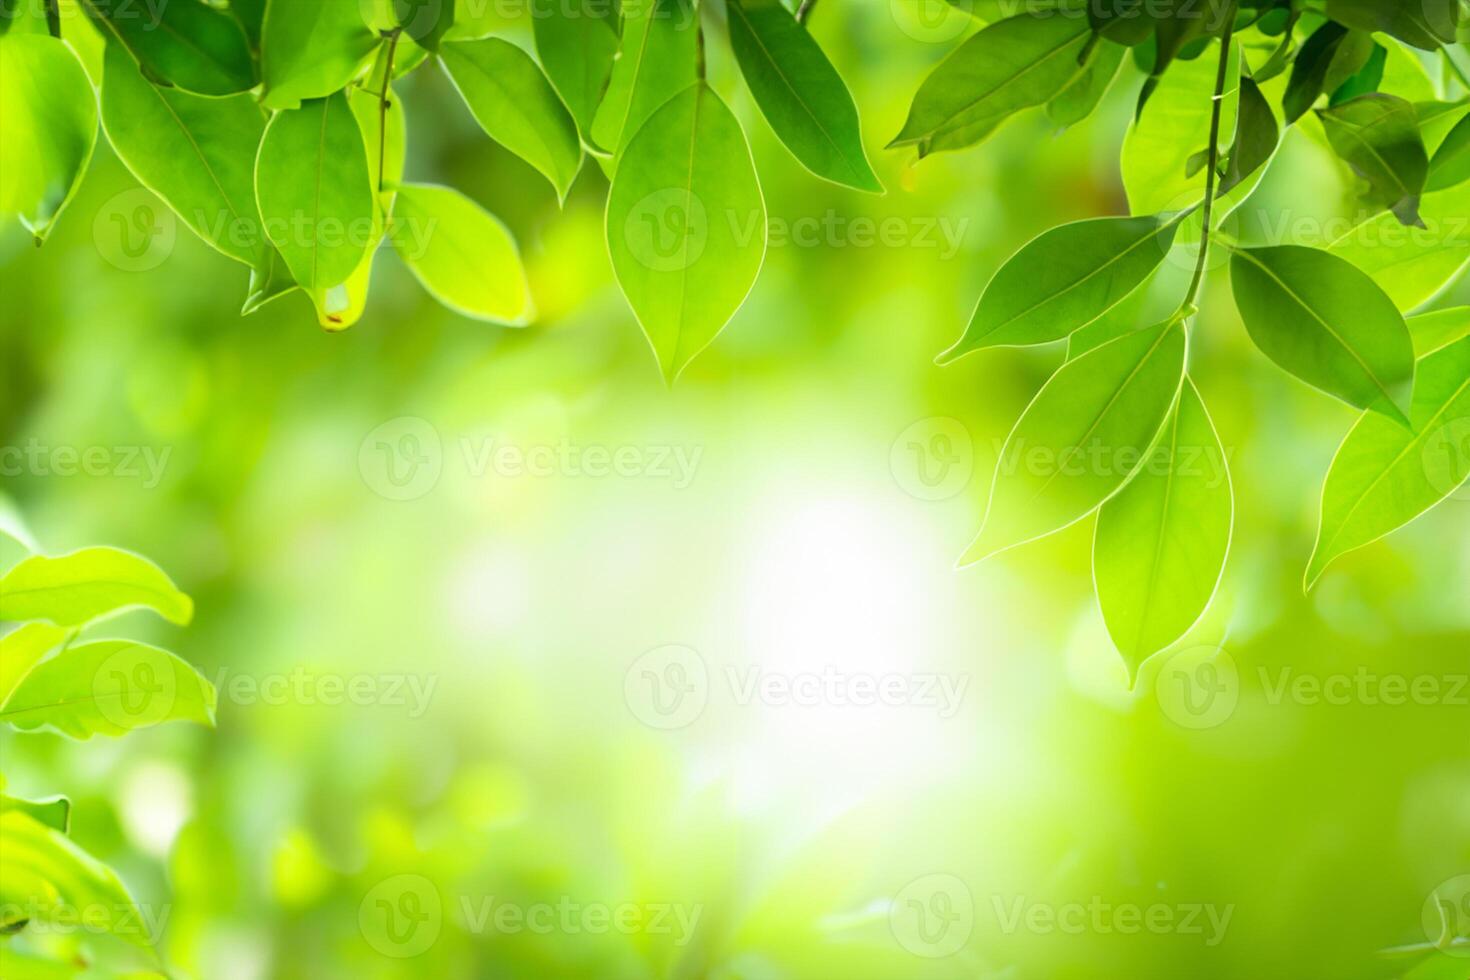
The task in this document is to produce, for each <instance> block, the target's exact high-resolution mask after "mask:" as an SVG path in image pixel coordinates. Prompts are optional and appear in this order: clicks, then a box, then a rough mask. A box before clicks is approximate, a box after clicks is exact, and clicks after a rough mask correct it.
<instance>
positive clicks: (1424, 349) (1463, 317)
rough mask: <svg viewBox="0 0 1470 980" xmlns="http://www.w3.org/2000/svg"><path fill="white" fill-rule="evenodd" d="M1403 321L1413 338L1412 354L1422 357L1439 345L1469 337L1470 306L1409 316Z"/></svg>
mask: <svg viewBox="0 0 1470 980" xmlns="http://www.w3.org/2000/svg"><path fill="white" fill-rule="evenodd" d="M1404 323H1405V324H1407V325H1408V327H1409V335H1410V336H1411V337H1413V338H1414V355H1415V356H1416V357H1419V358H1421V359H1422V358H1424V357H1425V356H1426V355H1429V354H1432V353H1434V352H1435V351H1437V350H1439V349H1440V348H1441V347H1448V346H1449V345H1450V344H1453V343H1454V342H1455V341H1457V340H1461V339H1463V338H1465V337H1470V306H1456V307H1453V308H1452V309H1448V310H1437V311H1435V312H1434V313H1423V314H1421V315H1419V316H1411V317H1409V318H1408V319H1407V320H1405V321H1404Z"/></svg>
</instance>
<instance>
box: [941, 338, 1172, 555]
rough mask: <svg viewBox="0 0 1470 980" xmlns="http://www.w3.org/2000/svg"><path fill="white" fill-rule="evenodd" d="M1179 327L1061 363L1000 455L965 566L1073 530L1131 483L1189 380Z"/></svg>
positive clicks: (1106, 346)
mask: <svg viewBox="0 0 1470 980" xmlns="http://www.w3.org/2000/svg"><path fill="white" fill-rule="evenodd" d="M1184 350H1185V340H1184V326H1183V324H1182V323H1180V322H1178V321H1177V320H1172V321H1170V322H1167V323H1161V324H1159V325H1158V326H1156V327H1150V328H1148V329H1146V330H1139V331H1136V332H1135V333H1131V334H1128V335H1127V336H1124V337H1120V338H1118V339H1117V340H1114V341H1110V342H1109V343H1106V344H1103V345H1102V346H1101V347H1098V348H1096V349H1094V350H1091V351H1088V352H1087V353H1086V354H1083V355H1082V356H1081V357H1078V358H1075V359H1073V360H1071V361H1068V362H1067V363H1066V364H1064V365H1062V367H1061V369H1060V370H1059V371H1057V373H1056V374H1054V375H1052V377H1051V380H1050V381H1048V382H1047V383H1046V384H1045V385H1044V386H1043V387H1042V389H1041V391H1040V392H1039V393H1037V395H1036V398H1035V399H1034V400H1033V401H1032V402H1031V404H1030V405H1029V406H1027V408H1026V411H1025V412H1024V413H1023V414H1022V415H1021V418H1020V420H1019V421H1018V422H1017V423H1016V426H1015V428H1014V429H1012V430H1011V434H1010V436H1009V437H1008V438H1007V439H1006V444H1005V447H1004V448H1003V449H1002V450H1001V454H1000V461H999V462H998V464H997V466H996V473H995V479H994V482H993V485H992V488H991V492H990V504H989V507H988V508H987V510H986V514H985V523H984V526H983V527H982V528H981V531H980V534H979V536H978V537H977V538H976V539H975V541H974V543H973V544H971V545H970V548H969V550H968V551H967V552H966V553H965V555H964V557H963V558H961V559H960V562H961V564H970V563H972V562H977V561H980V560H982V559H984V558H987V557H989V556H991V555H994V554H996V553H998V552H1001V551H1005V550H1007V549H1009V548H1013V547H1015V546H1016V545H1019V544H1024V543H1026V542H1028V541H1033V540H1035V539H1037V538H1040V537H1043V536H1045V535H1047V534H1051V533H1052V532H1053V531H1059V530H1061V529H1062V528H1064V527H1068V526H1070V525H1072V524H1074V523H1076V522H1077V521H1079V520H1081V519H1082V518H1084V517H1086V516H1087V515H1088V514H1090V513H1092V512H1093V511H1094V510H1096V509H1097V508H1098V507H1099V506H1100V505H1101V504H1102V503H1103V501H1105V500H1107V499H1108V498H1109V497H1111V496H1112V495H1113V494H1115V493H1117V492H1118V490H1119V489H1120V488H1121V487H1122V486H1123V485H1124V484H1125V483H1126V482H1127V481H1128V478H1129V477H1130V476H1132V475H1133V473H1134V471H1135V470H1136V469H1137V467H1138V465H1139V463H1140V462H1142V461H1143V458H1144V452H1145V450H1147V449H1148V447H1149V446H1150V445H1152V444H1153V441H1154V438H1155V436H1157V435H1158V433H1159V430H1160V428H1161V427H1162V426H1163V424H1164V419H1165V418H1166V417H1167V416H1168V414H1169V409H1170V408H1171V407H1172V405H1173V404H1174V400H1175V396H1176V395H1177V394H1178V393H1179V385H1180V384H1181V383H1182V381H1183V378H1184Z"/></svg>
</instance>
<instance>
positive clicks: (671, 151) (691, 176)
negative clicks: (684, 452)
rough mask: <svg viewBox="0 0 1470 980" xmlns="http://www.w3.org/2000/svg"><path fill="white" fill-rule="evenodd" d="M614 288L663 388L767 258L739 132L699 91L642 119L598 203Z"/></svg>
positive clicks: (755, 189)
mask: <svg viewBox="0 0 1470 980" xmlns="http://www.w3.org/2000/svg"><path fill="white" fill-rule="evenodd" d="M607 243H608V250H609V252H610V253H611V255H612V263H613V270H614V271H615V272H616V273H617V277H618V283H619V285H621V286H622V289H623V293H624V295H626V296H627V297H628V302H629V303H630V304H631V305H632V307H633V312H634V313H635V314H637V316H638V322H639V323H640V324H641V325H642V327H643V331H644V333H645V334H647V336H648V340H649V343H650V344H652V346H653V351H654V355H655V356H656V357H657V359H658V363H659V366H660V368H661V369H662V371H663V374H664V377H665V379H666V380H668V381H669V382H671V383H672V381H673V380H674V378H676V377H677V376H678V375H679V372H681V371H682V370H683V369H684V367H685V366H686V365H687V364H688V363H689V362H690V361H691V360H693V359H694V358H695V356H696V355H698V354H699V352H700V351H702V350H704V348H705V347H706V346H708V345H709V343H710V342H711V341H713V340H714V339H715V336H716V335H717V334H719V332H720V331H721V330H722V329H724V327H725V324H726V323H728V322H729V320H730V318H731V317H732V316H734V315H735V311H736V310H737V309H739V308H740V305H741V304H742V303H743V302H744V301H745V297H746V294H748V293H749V292H750V287H751V286H752V284H754V282H755V278H756V274H757V273H758V272H759V271H760V267H761V263H762V261H763V260H764V258H765V251H766V206H765V200H764V198H763V197H762V196H761V189H760V184H759V182H758V181H757V179H756V174H755V165H754V163H753V162H752V160H751V157H750V148H749V147H748V146H747V145H746V143H745V134H744V133H743V132H742V131H741V129H740V123H739V122H738V121H737V120H736V119H735V117H734V115H733V114H732V113H731V112H730V110H729V109H728V108H727V107H726V106H725V104H724V102H722V101H720V97H719V96H718V95H716V94H715V93H714V91H713V90H712V89H711V88H710V87H709V86H708V85H706V84H704V83H700V84H698V85H694V86H691V87H690V88H688V89H686V90H685V91H684V92H682V93H680V94H679V95H677V96H675V97H674V98H673V99H671V100H669V101H668V102H667V103H666V104H665V105H664V106H663V108H661V109H659V110H658V111H657V112H656V113H654V114H653V116H652V117H650V118H649V120H648V122H646V123H645V124H644V125H643V127H642V128H641V129H640V130H639V131H638V134H637V135H636V136H635V137H634V138H633V141H632V142H631V143H629V144H628V146H627V148H626V150H625V151H624V154H623V160H622V163H621V164H620V165H619V166H618V170H617V175H616V176H615V177H614V178H613V183H612V189H611V190H610V191H609V192H608V202H607Z"/></svg>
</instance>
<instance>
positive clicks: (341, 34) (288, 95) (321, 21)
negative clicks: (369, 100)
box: [260, 0, 382, 109]
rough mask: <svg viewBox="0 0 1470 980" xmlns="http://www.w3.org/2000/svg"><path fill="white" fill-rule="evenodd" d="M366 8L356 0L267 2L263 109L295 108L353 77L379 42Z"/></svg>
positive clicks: (262, 59) (262, 57) (262, 42)
mask: <svg viewBox="0 0 1470 980" xmlns="http://www.w3.org/2000/svg"><path fill="white" fill-rule="evenodd" d="M365 9H366V7H365V5H364V4H363V3H362V2H360V0H311V2H309V3H301V2H292V0H270V3H269V4H267V6H266V11H265V24H264V26H263V27H262V28H261V40H260V48H261V55H260V72H261V80H262V81H263V82H264V83H265V94H264V95H263V96H262V100H263V101H264V102H265V104H266V105H267V106H269V107H271V108H273V109H295V108H297V107H299V106H300V105H301V103H302V102H304V101H306V100H307V99H323V98H326V97H327V96H329V95H331V94H333V93H334V92H337V91H338V90H339V89H341V88H342V86H344V85H346V84H347V83H348V82H349V81H351V80H352V79H353V78H355V77H357V76H358V74H359V73H361V72H362V71H363V69H365V68H366V67H367V66H368V63H369V62H370V61H372V58H373V53H374V52H375V51H376V50H377V49H378V46H379V45H380V44H381V43H382V38H380V37H379V36H378V33H377V32H376V31H375V30H373V29H372V27H371V25H370V24H369V23H368V20H367V19H366V18H365V17H364V16H363V12H364V10H365Z"/></svg>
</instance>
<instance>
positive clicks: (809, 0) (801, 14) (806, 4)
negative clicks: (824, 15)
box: [796, 0, 817, 24]
mask: <svg viewBox="0 0 1470 980" xmlns="http://www.w3.org/2000/svg"><path fill="white" fill-rule="evenodd" d="M816 5H817V0H801V6H800V7H797V8H796V22H797V23H798V24H805V23H806V19H807V18H808V17H810V16H811V15H812V8H813V7H815V6H816Z"/></svg>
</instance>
